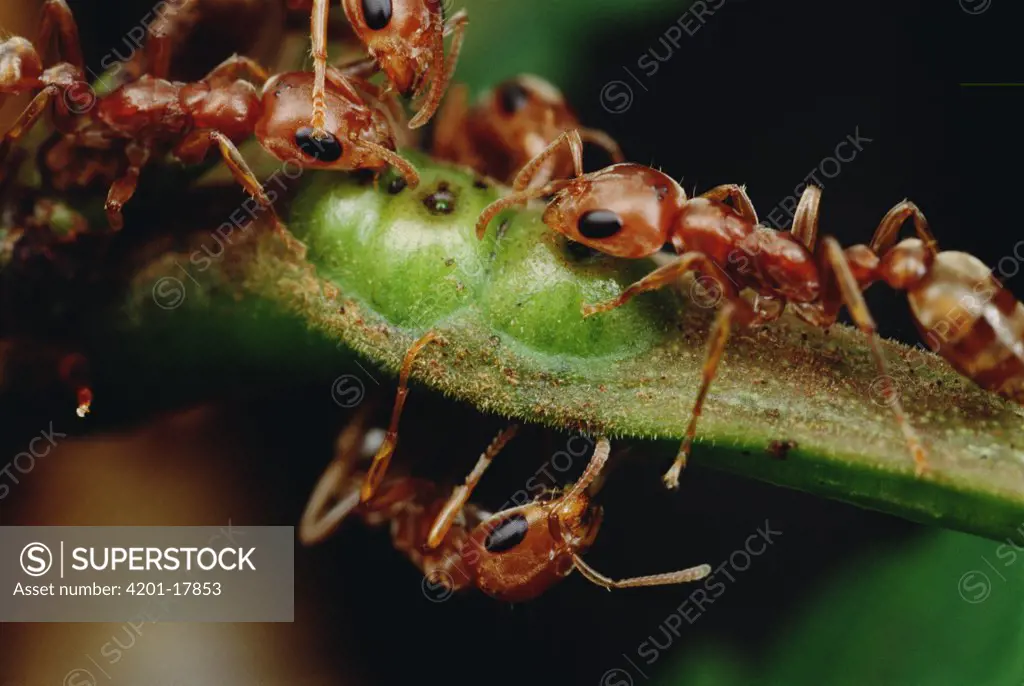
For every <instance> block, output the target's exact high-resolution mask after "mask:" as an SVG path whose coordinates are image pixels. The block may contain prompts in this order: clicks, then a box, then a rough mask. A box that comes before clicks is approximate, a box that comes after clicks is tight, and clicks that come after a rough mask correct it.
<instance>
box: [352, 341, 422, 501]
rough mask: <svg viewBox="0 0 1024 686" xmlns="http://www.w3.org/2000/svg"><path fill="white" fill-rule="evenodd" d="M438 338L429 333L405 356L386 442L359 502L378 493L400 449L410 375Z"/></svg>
mask: <svg viewBox="0 0 1024 686" xmlns="http://www.w3.org/2000/svg"><path fill="white" fill-rule="evenodd" d="M437 338H438V336H437V333H436V332H434V331H428V332H427V333H425V334H424V335H423V336H421V337H420V338H419V339H418V340H417V341H416V342H415V343H413V344H412V346H411V347H410V348H409V351H408V352H407V353H406V354H405V359H404V360H402V368H401V371H400V372H399V374H398V393H397V394H396V395H395V405H394V407H392V409H391V423H390V424H388V431H387V433H386V434H385V435H384V442H383V443H382V444H381V446H380V448H379V449H378V450H377V454H376V455H374V456H373V463H372V464H371V465H370V469H369V470H368V471H367V472H366V479H365V480H364V481H363V486H362V488H361V489H360V490H359V502H361V503H365V502H366V501H368V500H369V499H370V498H372V497H373V495H374V493H376V492H377V488H378V487H379V486H380V484H381V482H382V481H383V480H384V474H385V473H386V472H387V470H388V464H390V462H391V456H392V455H394V454H395V448H396V447H398V420H399V419H401V418H402V409H403V408H404V407H405V398H406V396H408V395H409V374H411V373H412V365H413V363H414V362H415V361H416V356H417V355H419V354H420V351H421V350H423V348H425V347H427V345H429V344H430V343H431V342H432V341H435V340H437Z"/></svg>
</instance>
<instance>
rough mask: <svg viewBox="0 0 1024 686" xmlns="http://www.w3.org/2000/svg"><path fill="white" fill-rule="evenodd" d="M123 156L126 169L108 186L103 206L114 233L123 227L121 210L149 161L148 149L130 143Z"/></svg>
mask: <svg viewBox="0 0 1024 686" xmlns="http://www.w3.org/2000/svg"><path fill="white" fill-rule="evenodd" d="M125 155H127V157H128V169H127V170H125V173H124V176H122V177H121V178H119V179H117V180H116V181H114V183H113V185H111V186H110V191H109V192H108V193H107V202H106V205H105V209H106V210H107V220H108V221H109V222H110V228H112V229H113V230H114V231H120V230H121V229H122V227H124V216H123V215H122V214H121V210H122V209H123V208H124V204H125V203H126V202H128V201H129V200H131V199H132V196H133V195H135V189H136V188H137V187H138V185H139V174H141V173H142V168H143V167H144V166H146V162H148V161H149V155H150V149H149V148H148V147H147V146H146V145H143V144H141V143H137V142H135V141H132V142H131V143H129V144H128V145H127V146H126V147H125Z"/></svg>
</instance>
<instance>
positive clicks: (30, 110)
mask: <svg viewBox="0 0 1024 686" xmlns="http://www.w3.org/2000/svg"><path fill="white" fill-rule="evenodd" d="M59 92H60V88H59V87H58V86H47V87H46V88H44V89H43V90H41V91H39V93H38V94H37V95H36V96H35V97H34V98H32V102H30V103H29V104H28V107H26V108H25V109H24V111H22V113H21V114H20V115H19V116H18V118H17V119H16V120H15V122H14V125H13V126H11V128H10V129H8V130H7V133H5V134H4V137H3V140H2V141H0V163H2V162H3V161H4V160H5V159H6V158H7V155H8V154H10V152H11V147H12V146H13V145H14V144H15V143H17V142H18V141H19V140H20V139H21V137H22V136H24V135H25V134H26V133H28V132H29V130H30V129H31V128H32V127H33V126H35V123H36V122H37V121H39V117H40V116H42V114H43V112H45V111H46V107H47V105H49V104H50V101H51V100H52V99H53V98H54V96H56V95H57V93H59ZM0 177H2V173H0Z"/></svg>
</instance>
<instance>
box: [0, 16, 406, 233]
mask: <svg viewBox="0 0 1024 686" xmlns="http://www.w3.org/2000/svg"><path fill="white" fill-rule="evenodd" d="M55 21H56V22H57V23H58V26H60V28H61V30H62V38H63V43H64V44H65V45H73V47H72V48H71V53H72V54H73V55H75V56H76V57H77V56H79V55H80V54H81V50H80V49H79V47H78V43H77V36H78V31H77V28H76V27H75V22H74V18H73V16H72V15H71V11H70V9H68V7H67V5H66V4H65V2H64V0H47V3H46V6H45V7H44V13H43V30H42V31H41V35H43V36H44V37H46V36H48V35H49V34H48V27H49V26H50V25H51V24H52V23H53V22H55ZM40 47H42V44H40ZM39 64H40V58H39V53H38V52H37V50H36V48H34V47H33V46H32V45H31V44H30V43H28V41H25V40H24V39H22V38H11V39H8V40H7V41H4V42H3V43H0V66H2V67H3V69H2V71H0V91H2V92H24V91H26V90H32V89H34V88H36V87H38V85H39V84H43V85H44V88H43V90H42V91H41V92H40V93H39V94H38V95H37V96H36V97H35V98H34V99H33V101H32V103H31V104H30V105H29V106H28V108H26V110H25V111H24V112H23V113H22V115H21V116H20V117H19V118H18V120H17V121H16V122H15V124H14V126H13V127H12V128H11V129H10V130H9V131H8V132H7V134H6V135H5V136H4V139H3V142H2V143H0V161H2V160H3V158H4V157H5V155H6V153H7V152H8V151H9V149H10V147H11V146H12V145H13V144H14V143H15V142H16V141H17V140H18V139H19V138H21V137H22V136H23V135H24V134H25V133H26V132H27V131H28V130H29V129H30V128H31V127H32V125H33V124H34V123H35V122H36V121H37V120H38V119H39V117H40V116H41V115H42V113H43V112H44V111H45V108H46V106H47V104H48V103H49V101H50V100H51V99H53V98H54V96H55V95H57V94H58V93H63V94H64V97H63V98H62V99H61V103H60V107H59V108H58V109H59V111H60V112H62V113H63V114H65V115H67V117H70V119H68V120H67V121H64V119H65V118H66V117H62V118H61V119H60V120H58V121H57V124H58V129H59V130H61V131H62V132H63V133H64V135H65V137H66V138H68V139H70V140H71V141H72V144H73V145H75V146H80V147H84V148H90V149H96V150H101V149H104V148H109V147H112V146H114V145H117V144H122V143H124V142H125V141H128V142H127V143H126V144H124V152H125V155H126V157H127V160H128V165H127V170H126V171H125V172H124V174H123V175H122V176H121V177H119V178H118V179H117V180H115V181H114V183H113V185H112V186H111V188H110V191H109V193H108V196H107V203H106V209H107V216H108V219H109V221H110V225H111V227H112V228H114V229H115V230H117V229H120V228H121V227H122V225H123V218H122V214H121V210H122V207H123V206H124V204H125V203H126V202H127V201H128V200H129V199H130V198H131V197H132V195H133V194H134V192H135V189H136V187H137V185H138V180H139V175H140V173H141V170H142V168H143V167H144V166H145V165H146V164H147V163H148V162H149V160H150V159H152V158H153V157H154V156H155V155H156V154H157V153H162V152H165V151H166V150H167V149H170V151H171V152H172V154H173V155H174V156H175V157H177V158H178V159H179V160H180V161H182V162H184V163H186V164H198V163H200V162H202V161H203V160H204V159H205V158H206V157H207V155H208V153H209V152H210V150H211V148H213V147H214V146H216V147H217V148H218V149H219V151H220V153H221V155H222V156H223V157H224V160H225V162H226V163H227V165H228V168H229V169H230V171H231V173H232V174H233V176H234V177H235V179H236V180H237V181H238V182H239V183H240V184H241V185H242V186H243V188H245V190H246V191H247V192H248V193H249V194H250V195H252V196H253V197H254V198H255V199H256V200H257V202H259V204H260V205H261V206H262V207H263V208H264V209H268V210H270V212H271V213H272V214H273V216H274V220H275V223H276V225H277V226H278V227H280V226H281V222H280V220H279V219H278V218H277V215H276V213H275V212H274V209H273V204H272V200H271V199H270V197H269V196H268V195H267V193H266V192H265V191H264V189H263V187H262V186H261V185H260V183H259V181H258V180H257V179H256V176H255V175H254V174H253V172H252V170H251V169H250V168H249V166H248V164H246V162H245V160H244V158H243V157H242V155H241V153H239V151H238V149H237V147H236V144H237V143H238V142H240V141H242V140H244V139H246V138H248V137H249V136H250V135H253V134H255V135H256V137H257V139H258V140H259V142H260V144H261V145H262V146H263V147H264V148H265V149H266V150H267V151H268V152H270V153H271V154H273V155H274V156H275V157H277V158H278V159H280V160H283V161H296V162H298V163H299V164H301V165H302V166H303V167H306V168H313V169H332V170H354V169H372V170H374V171H382V170H383V169H385V168H386V167H387V166H388V165H391V166H394V167H395V168H396V169H397V170H398V171H399V172H400V173H401V174H402V175H403V176H404V177H405V180H406V183H407V185H408V186H410V187H413V188H414V187H416V185H418V183H419V175H418V174H417V173H416V170H415V169H414V168H413V167H412V165H410V164H409V163H408V162H406V161H405V160H404V159H403V158H402V157H400V156H399V155H398V154H397V153H396V152H395V150H396V148H397V143H396V140H395V133H394V131H395V130H396V129H397V128H398V127H397V117H398V116H399V115H397V114H396V110H395V108H392V107H389V106H388V105H386V104H385V103H384V102H383V101H382V100H381V93H380V91H379V89H377V88H376V87H375V86H373V85H372V84H370V83H368V82H365V81H362V80H361V79H358V78H351V79H350V78H348V77H346V76H345V75H343V74H341V73H340V72H338V71H337V70H335V69H333V68H332V69H328V76H329V84H330V88H329V89H328V90H327V91H326V93H325V101H324V102H325V103H326V105H327V108H326V111H325V119H324V125H325V127H326V129H325V132H324V135H323V136H321V137H319V138H314V137H313V135H312V129H311V128H310V127H309V126H308V125H307V121H308V117H309V114H310V112H311V107H310V94H311V92H312V83H313V77H312V75H310V74H308V73H305V72H288V73H284V74H279V75H277V76H275V77H273V78H270V79H269V80H268V78H267V74H266V73H265V72H264V70H263V69H262V67H260V66H259V65H258V64H256V63H255V62H253V61H252V60H250V59H249V58H247V57H241V56H239V55H234V56H232V57H229V58H228V59H227V60H225V61H224V62H223V63H221V64H220V65H218V66H217V67H215V68H214V69H213V70H212V71H211V72H210V73H209V74H208V75H207V76H206V77H205V78H204V79H202V80H200V81H197V82H194V83H181V82H176V81H167V80H165V79H162V78H157V77H154V76H151V75H148V74H146V75H143V76H142V77H140V78H139V79H137V80H135V81H132V82H129V83H126V84H124V85H122V86H120V87H118V88H116V89H115V90H113V91H111V92H110V93H108V94H106V95H103V96H101V97H98V98H97V97H96V96H95V94H93V93H92V92H91V90H90V91H89V97H90V98H91V99H92V101H91V102H89V103H88V107H72V105H79V104H81V103H80V102H79V100H78V99H76V96H75V94H74V93H72V92H71V90H70V89H72V88H73V87H75V86H76V85H81V86H84V87H85V88H88V86H87V85H86V84H84V83H83V82H82V80H81V70H80V68H79V67H77V66H76V65H74V64H71V63H61V64H59V65H57V66H56V67H53V68H51V69H49V70H46V72H41V69H40V68H39ZM51 72H54V73H56V74H61V75H63V76H61V78H60V79H59V80H58V79H55V78H49V79H48V77H47V75H48V74H50V73H51ZM40 74H41V76H40ZM243 76H247V77H248V78H249V79H251V81H250V80H245V79H243V78H242V77H243ZM253 82H255V83H256V84H264V83H265V85H264V88H263V92H262V96H261V95H260V93H259V92H258V91H257V89H256V85H254V83H253ZM72 115H73V116H72Z"/></svg>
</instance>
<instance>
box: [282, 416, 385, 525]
mask: <svg viewBox="0 0 1024 686" xmlns="http://www.w3.org/2000/svg"><path fill="white" fill-rule="evenodd" d="M369 415H370V412H369V406H364V407H362V408H361V409H360V410H359V411H358V412H357V413H356V416H355V418H353V419H352V421H351V422H350V423H349V425H348V426H346V427H345V428H344V429H343V430H342V432H341V434H339V435H338V440H337V441H336V442H335V445H334V459H332V460H331V462H330V464H328V465H327V469H325V470H324V473H323V475H322V476H321V477H320V480H319V481H318V482H317V484H316V487H315V488H314V489H313V493H312V495H310V496H309V502H308V503H307V504H306V509H305V511H304V512H303V513H302V519H301V520H300V521H299V532H298V533H299V540H300V541H302V543H303V545H313V544H314V543H319V542H320V541H322V540H324V539H325V538H327V537H328V536H330V535H331V534H332V533H334V531H335V529H337V528H338V526H339V525H340V524H341V522H342V521H343V520H344V519H345V517H347V516H348V515H349V513H350V512H352V510H353V509H355V507H356V506H358V505H359V491H358V489H355V488H352V489H349V492H348V493H344V494H343V493H342V490H341V489H342V486H343V485H344V483H345V478H346V477H347V476H348V473H349V469H350V468H351V467H352V463H353V462H354V461H355V459H356V457H358V456H359V450H360V448H361V447H362V442H363V436H364V435H365V434H366V421H367V418H368V416H369ZM332 503H333V504H332ZM328 505H331V507H330V509H328Z"/></svg>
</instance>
